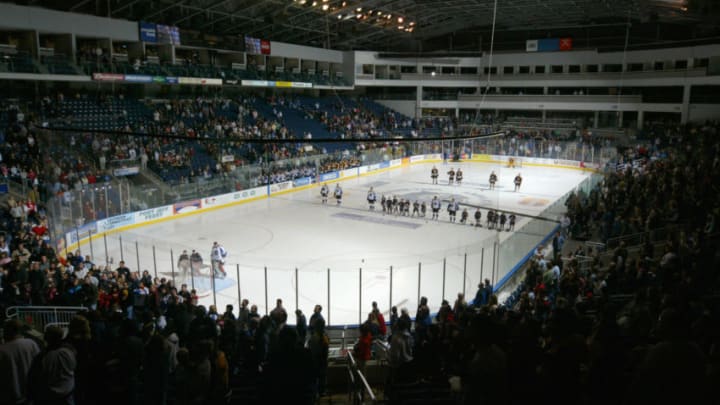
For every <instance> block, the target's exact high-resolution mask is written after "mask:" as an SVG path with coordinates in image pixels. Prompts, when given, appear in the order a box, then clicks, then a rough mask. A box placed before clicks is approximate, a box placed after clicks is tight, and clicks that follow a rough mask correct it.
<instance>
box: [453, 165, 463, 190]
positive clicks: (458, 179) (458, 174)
mask: <svg viewBox="0 0 720 405" xmlns="http://www.w3.org/2000/svg"><path fill="white" fill-rule="evenodd" d="M462 179H463V172H462V170H461V169H460V168H458V169H457V171H456V172H455V183H457V185H458V186H459V185H460V183H462Z"/></svg>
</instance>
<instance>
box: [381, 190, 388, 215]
mask: <svg viewBox="0 0 720 405" xmlns="http://www.w3.org/2000/svg"><path fill="white" fill-rule="evenodd" d="M386 201H387V199H386V198H385V194H383V195H382V198H381V199H380V206H381V207H382V210H383V214H384V213H386V212H387V207H385V202H386Z"/></svg>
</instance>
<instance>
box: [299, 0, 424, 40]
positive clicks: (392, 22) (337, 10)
mask: <svg viewBox="0 0 720 405" xmlns="http://www.w3.org/2000/svg"><path fill="white" fill-rule="evenodd" d="M292 2H293V3H295V4H296V5H298V6H304V7H313V8H315V7H316V8H318V9H321V10H322V11H325V12H327V13H328V14H330V15H333V16H336V18H337V19H338V20H351V19H354V20H357V21H362V22H364V23H367V24H372V25H376V26H380V27H383V28H389V29H393V28H396V29H397V30H399V31H403V32H413V31H414V30H415V21H407V19H406V17H404V16H400V15H393V14H392V13H391V12H388V11H383V10H377V9H366V8H363V7H362V6H361V5H354V4H353V3H355V4H357V2H353V1H338V0H292Z"/></svg>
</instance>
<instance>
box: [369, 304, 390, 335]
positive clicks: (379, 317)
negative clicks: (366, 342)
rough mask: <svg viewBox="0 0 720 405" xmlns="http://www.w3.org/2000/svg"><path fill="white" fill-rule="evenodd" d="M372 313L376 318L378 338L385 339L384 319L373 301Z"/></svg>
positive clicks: (385, 327) (385, 326)
mask: <svg viewBox="0 0 720 405" xmlns="http://www.w3.org/2000/svg"><path fill="white" fill-rule="evenodd" d="M372 312H373V313H374V314H375V317H376V318H377V323H378V328H379V332H380V337H381V338H382V339H385V336H386V335H387V325H386V324H385V317H384V316H383V314H382V312H380V309H378V304H377V302H375V301H373V303H372Z"/></svg>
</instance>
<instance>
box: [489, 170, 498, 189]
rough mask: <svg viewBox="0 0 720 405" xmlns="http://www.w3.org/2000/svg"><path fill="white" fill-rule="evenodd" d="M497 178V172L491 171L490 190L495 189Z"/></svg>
mask: <svg viewBox="0 0 720 405" xmlns="http://www.w3.org/2000/svg"><path fill="white" fill-rule="evenodd" d="M497 179H498V177H497V174H495V172H494V171H493V172H492V173H490V179H489V182H490V190H495V183H497Z"/></svg>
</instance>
